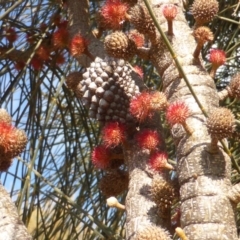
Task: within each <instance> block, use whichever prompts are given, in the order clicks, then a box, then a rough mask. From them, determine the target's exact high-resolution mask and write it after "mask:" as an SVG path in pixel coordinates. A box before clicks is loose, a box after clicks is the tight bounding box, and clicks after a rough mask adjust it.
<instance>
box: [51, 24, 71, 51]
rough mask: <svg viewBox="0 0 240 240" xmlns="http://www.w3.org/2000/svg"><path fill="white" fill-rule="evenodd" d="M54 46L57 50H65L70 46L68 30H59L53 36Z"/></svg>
mask: <svg viewBox="0 0 240 240" xmlns="http://www.w3.org/2000/svg"><path fill="white" fill-rule="evenodd" d="M52 41H53V46H54V47H55V48H56V49H64V48H65V47H67V45H68V31H67V29H66V28H59V29H58V30H57V31H56V32H55V33H53V36H52Z"/></svg>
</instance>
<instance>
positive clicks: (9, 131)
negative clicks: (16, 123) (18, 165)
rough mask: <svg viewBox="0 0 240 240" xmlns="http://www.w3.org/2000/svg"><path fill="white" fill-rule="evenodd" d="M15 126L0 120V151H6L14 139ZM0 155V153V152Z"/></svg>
mask: <svg viewBox="0 0 240 240" xmlns="http://www.w3.org/2000/svg"><path fill="white" fill-rule="evenodd" d="M15 129H16V128H14V127H13V126H12V125H11V124H8V123H6V122H0V136H1V137H0V152H1V151H3V153H6V152H7V151H9V149H10V148H11V145H12V144H14V142H15V141H16V131H15ZM0 155H1V154H0Z"/></svg>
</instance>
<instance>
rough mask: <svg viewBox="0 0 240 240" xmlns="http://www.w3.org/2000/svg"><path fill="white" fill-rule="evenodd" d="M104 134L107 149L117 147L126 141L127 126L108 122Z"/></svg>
mask: <svg viewBox="0 0 240 240" xmlns="http://www.w3.org/2000/svg"><path fill="white" fill-rule="evenodd" d="M102 134H103V142H104V144H105V145H106V146H107V147H115V146H117V145H119V144H121V143H122V142H123V141H124V139H125V126H124V125H123V124H121V123H119V122H108V123H107V124H106V125H105V127H104V128H103V131H102Z"/></svg>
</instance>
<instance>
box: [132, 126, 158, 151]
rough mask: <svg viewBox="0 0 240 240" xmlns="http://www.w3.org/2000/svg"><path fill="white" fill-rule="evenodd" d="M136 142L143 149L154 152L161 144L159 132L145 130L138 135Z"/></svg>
mask: <svg viewBox="0 0 240 240" xmlns="http://www.w3.org/2000/svg"><path fill="white" fill-rule="evenodd" d="M136 140H137V142H138V144H139V146H140V147H141V148H144V149H149V150H154V149H156V147H157V145H159V144H160V143H161V141H160V136H159V134H158V133H157V131H153V130H149V129H144V130H143V131H140V132H139V133H138V134H137V135H136Z"/></svg>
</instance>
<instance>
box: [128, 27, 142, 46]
mask: <svg viewBox="0 0 240 240" xmlns="http://www.w3.org/2000/svg"><path fill="white" fill-rule="evenodd" d="M128 37H129V38H130V39H131V40H133V41H134V43H135V44H136V46H137V47H142V46H143V45H144V35H143V34H141V33H139V32H138V31H137V30H132V31H130V33H129V34H128Z"/></svg>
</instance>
